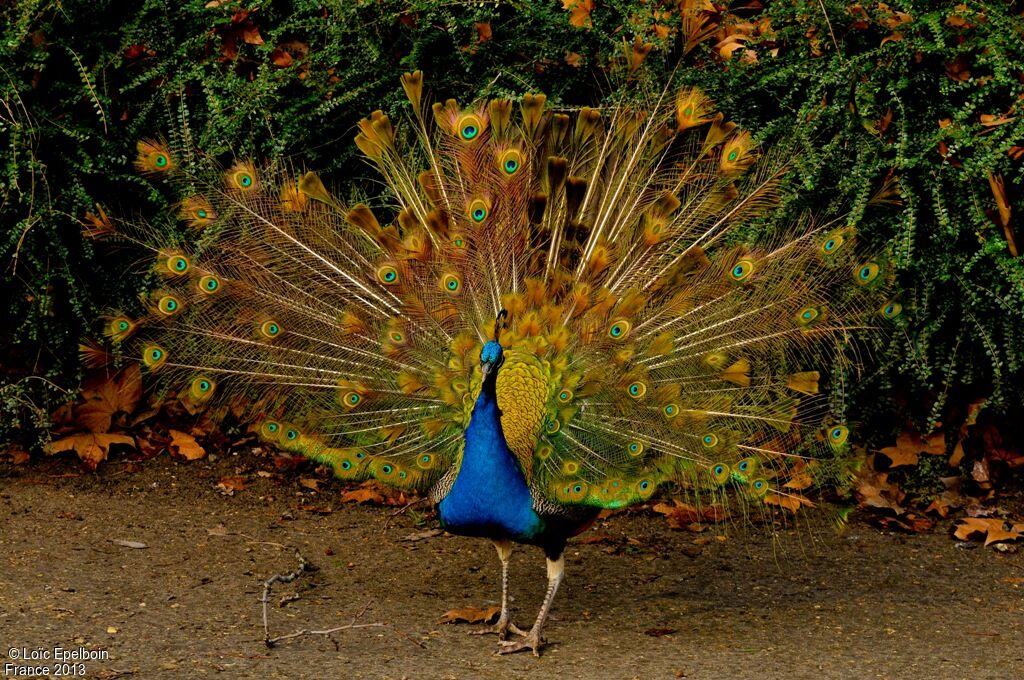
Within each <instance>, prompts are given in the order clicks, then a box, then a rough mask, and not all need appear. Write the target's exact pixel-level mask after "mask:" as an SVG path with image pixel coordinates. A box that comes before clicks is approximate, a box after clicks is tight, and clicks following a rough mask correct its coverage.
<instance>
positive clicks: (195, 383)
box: [188, 375, 217, 401]
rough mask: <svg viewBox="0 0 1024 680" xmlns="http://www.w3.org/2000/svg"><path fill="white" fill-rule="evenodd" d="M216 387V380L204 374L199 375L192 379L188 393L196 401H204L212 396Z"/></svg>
mask: <svg viewBox="0 0 1024 680" xmlns="http://www.w3.org/2000/svg"><path fill="white" fill-rule="evenodd" d="M216 389H217V383H216V382H214V381H213V380H212V379H211V378H209V377H207V376H205V375H200V376H197V377H195V378H193V379H192V383H191V384H190V385H189V389H188V393H189V396H191V397H192V399H194V400H196V401H206V400H207V399H209V398H210V397H212V396H213V393H214V391H215V390H216Z"/></svg>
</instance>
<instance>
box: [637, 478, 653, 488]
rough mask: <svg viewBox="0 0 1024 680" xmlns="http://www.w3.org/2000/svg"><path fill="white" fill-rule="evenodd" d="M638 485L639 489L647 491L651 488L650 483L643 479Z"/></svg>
mask: <svg viewBox="0 0 1024 680" xmlns="http://www.w3.org/2000/svg"><path fill="white" fill-rule="evenodd" d="M639 487H640V490H641V491H647V490H648V489H650V488H651V483H650V482H649V481H647V480H646V479H645V480H643V481H642V482H640V484H639Z"/></svg>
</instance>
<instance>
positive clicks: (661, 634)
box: [644, 628, 676, 638]
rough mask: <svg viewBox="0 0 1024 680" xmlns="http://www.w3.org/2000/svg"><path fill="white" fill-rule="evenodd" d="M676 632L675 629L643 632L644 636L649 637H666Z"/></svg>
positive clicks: (650, 629)
mask: <svg viewBox="0 0 1024 680" xmlns="http://www.w3.org/2000/svg"><path fill="white" fill-rule="evenodd" d="M674 632H676V629H675V628H648V629H647V630H645V631H644V635H650V636H651V637H657V638H660V637H666V636H668V635H671V634H672V633H674Z"/></svg>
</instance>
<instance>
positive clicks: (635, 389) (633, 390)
mask: <svg viewBox="0 0 1024 680" xmlns="http://www.w3.org/2000/svg"><path fill="white" fill-rule="evenodd" d="M626 392H627V393H628V394H629V396H630V397H632V398H633V399H642V398H643V396H644V395H645V394H647V385H646V384H645V383H644V382H642V381H640V380H637V381H636V382H634V383H630V385H629V387H627V388H626Z"/></svg>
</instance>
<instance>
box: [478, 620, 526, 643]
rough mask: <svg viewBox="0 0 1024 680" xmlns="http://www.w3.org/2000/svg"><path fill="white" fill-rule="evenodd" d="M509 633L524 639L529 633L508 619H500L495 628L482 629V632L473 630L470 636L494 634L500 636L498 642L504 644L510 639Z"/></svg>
mask: <svg viewBox="0 0 1024 680" xmlns="http://www.w3.org/2000/svg"><path fill="white" fill-rule="evenodd" d="M509 633H515V634H516V635H520V636H522V637H526V636H527V635H528V633H527V632H526V631H525V630H522V629H521V628H520V627H519V626H517V625H516V624H514V623H512V622H511V621H510V620H509V619H507V618H506V619H498V622H497V623H496V624H494V625H493V626H487V627H486V628H481V629H480V630H471V631H470V632H469V634H470V635H491V634H494V635H497V636H498V640H500V641H502V642H504V641H505V640H507V639H508V634H509Z"/></svg>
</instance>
